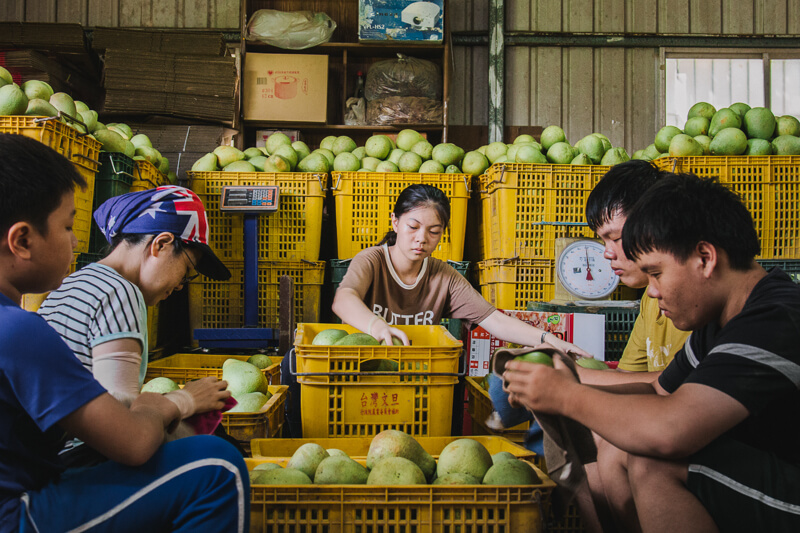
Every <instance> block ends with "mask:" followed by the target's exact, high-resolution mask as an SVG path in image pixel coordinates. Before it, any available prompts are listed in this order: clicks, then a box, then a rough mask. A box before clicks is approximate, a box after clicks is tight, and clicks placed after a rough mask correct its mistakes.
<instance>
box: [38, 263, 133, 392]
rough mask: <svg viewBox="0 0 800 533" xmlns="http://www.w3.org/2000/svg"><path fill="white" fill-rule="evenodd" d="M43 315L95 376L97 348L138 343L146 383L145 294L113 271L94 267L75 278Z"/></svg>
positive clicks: (67, 281) (51, 298)
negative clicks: (119, 342)
mask: <svg viewBox="0 0 800 533" xmlns="http://www.w3.org/2000/svg"><path fill="white" fill-rule="evenodd" d="M38 312H39V314H40V315H41V316H42V317H44V319H45V320H47V322H48V323H49V324H50V326H52V327H53V328H54V329H55V330H56V331H57V332H58V333H59V334H60V335H61V337H62V338H63V339H64V342H66V343H67V346H69V347H70V349H71V350H72V351H73V352H74V353H75V355H76V356H77V357H78V360H80V362H81V363H83V366H85V367H86V368H87V369H88V370H89V371H91V370H92V348H93V347H95V346H97V345H99V344H103V343H104V342H108V341H112V340H115V339H123V338H132V339H137V340H138V341H139V342H140V343H141V346H142V367H141V370H140V375H139V383H140V384H141V383H142V382H143V381H144V375H145V372H146V371H147V308H146V307H145V303H144V298H143V297H142V293H141V291H140V290H139V288H138V287H137V286H136V285H134V284H133V283H131V282H130V281H128V280H126V279H125V278H123V277H122V276H121V275H120V274H119V273H118V272H117V271H116V270H114V269H113V268H111V267H108V266H106V265H101V264H99V263H93V264H91V265H88V266H86V267H84V268H82V269H80V270H78V271H77V272H75V273H74V274H71V275H70V276H68V277H67V278H66V279H64V281H63V282H62V284H61V287H59V288H58V289H57V290H55V291H53V292H51V293H50V294H49V295H48V296H47V299H46V300H45V301H44V303H43V304H42V306H41V307H40V308H39V311H38Z"/></svg>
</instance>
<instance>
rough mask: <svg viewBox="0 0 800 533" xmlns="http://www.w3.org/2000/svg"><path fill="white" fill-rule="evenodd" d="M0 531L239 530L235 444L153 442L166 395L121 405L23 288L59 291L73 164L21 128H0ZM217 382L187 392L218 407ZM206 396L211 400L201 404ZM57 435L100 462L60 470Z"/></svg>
mask: <svg viewBox="0 0 800 533" xmlns="http://www.w3.org/2000/svg"><path fill="white" fill-rule="evenodd" d="M0 160H2V161H3V171H2V173H0V324H2V327H0V533H5V532H12V531H48V532H51V531H73V530H76V531H85V530H91V531H114V532H124V531H131V532H134V531H136V532H141V531H154V532H155V531H237V532H244V531H247V530H248V528H249V479H248V475H247V469H246V467H245V465H244V462H243V460H242V458H241V455H240V454H239V453H238V452H237V451H236V449H235V448H234V447H233V446H231V445H230V444H228V443H227V442H225V441H223V440H222V439H219V438H216V437H212V436H196V437H189V438H185V439H180V440H177V441H174V442H170V443H168V444H163V442H164V435H165V431H169V430H171V429H173V428H174V427H175V426H176V424H177V422H178V421H179V420H180V417H181V410H180V409H179V406H178V405H177V404H176V403H174V402H173V401H170V400H169V399H168V398H166V397H165V396H162V395H160V394H153V393H143V394H141V395H140V396H139V397H137V399H136V400H135V401H134V402H133V403H132V404H131V406H130V407H129V408H128V407H125V406H124V405H123V404H121V403H120V402H118V401H117V400H116V399H114V398H113V397H112V396H111V395H110V394H108V393H107V392H106V390H105V389H104V388H103V387H102V386H100V384H99V383H98V382H97V381H95V379H94V378H93V377H92V375H91V374H90V373H89V372H88V371H87V370H86V369H84V368H83V366H82V365H81V363H80V362H79V361H78V359H77V358H76V357H75V355H74V354H73V353H72V351H71V350H70V349H69V348H68V347H67V345H66V344H64V342H63V341H62V340H61V337H60V336H59V335H58V334H57V333H56V332H55V331H54V330H53V329H51V328H50V327H49V326H48V325H47V324H46V322H45V321H44V319H42V318H41V317H39V316H38V315H36V314H34V313H29V312H26V311H24V310H22V309H21V308H20V307H19V303H20V301H21V298H22V295H23V294H25V293H41V292H46V291H48V290H52V289H55V288H57V287H58V285H59V283H60V282H61V279H62V278H63V277H64V275H65V274H66V273H67V270H68V268H69V265H70V262H71V261H72V255H73V249H74V247H75V245H76V244H77V240H76V238H75V236H74V234H73V232H72V224H73V219H74V215H75V207H74V199H73V195H74V187H75V186H76V185H77V186H81V187H83V186H85V185H86V183H85V181H84V180H83V178H82V177H81V176H80V175H79V174H78V173H77V172H76V171H75V169H74V167H73V166H72V164H71V163H70V162H69V161H67V160H66V159H65V158H63V157H62V156H60V155H59V154H57V153H56V152H55V151H53V150H51V149H50V148H47V147H46V146H44V145H43V144H40V143H38V142H36V141H34V140H31V139H28V138H26V137H23V136H20V135H13V134H0ZM226 385H227V384H226V383H225V382H222V381H216V380H215V379H213V378H211V379H206V380H204V381H203V383H201V384H199V385H197V386H196V392H195V393H194V394H198V395H204V396H206V395H207V396H211V397H213V398H215V399H216V402H215V407H216V408H217V409H222V407H223V404H224V402H225V400H226V399H227V397H228V396H230V393H229V392H228V391H226V390H225V388H226ZM212 403H213V402H212ZM66 435H69V436H70V437H76V438H79V439H81V440H83V441H84V442H86V443H87V444H89V445H90V446H92V447H93V448H94V449H95V450H97V451H98V452H100V453H101V454H103V455H104V456H105V457H107V458H109V459H110V460H109V461H106V462H105V463H103V464H101V465H99V466H96V467H93V468H85V469H71V470H67V471H63V469H62V467H61V466H60V465H59V462H58V459H57V453H58V451H59V449H60V448H61V446H62V445H63V439H64V437H65V436H66Z"/></svg>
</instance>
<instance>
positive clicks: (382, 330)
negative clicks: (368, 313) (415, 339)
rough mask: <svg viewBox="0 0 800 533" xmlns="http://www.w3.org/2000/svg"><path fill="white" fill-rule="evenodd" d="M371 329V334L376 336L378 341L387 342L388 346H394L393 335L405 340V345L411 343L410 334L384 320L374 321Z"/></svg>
mask: <svg viewBox="0 0 800 533" xmlns="http://www.w3.org/2000/svg"><path fill="white" fill-rule="evenodd" d="M370 331H371V332H372V333H371V335H372V336H373V337H375V339H376V340H377V341H378V342H380V341H383V342H384V343H386V346H392V345H393V344H394V341H392V337H397V338H398V339H400V340H401V341H402V342H403V346H409V345H411V342H410V341H409V340H408V335H406V334H405V332H404V331H402V330H399V329H397V328H393V327H391V326H390V325H389V324H387V323H386V322H384V321H383V320H376V321H375V322H373V324H372V327H371V328H370Z"/></svg>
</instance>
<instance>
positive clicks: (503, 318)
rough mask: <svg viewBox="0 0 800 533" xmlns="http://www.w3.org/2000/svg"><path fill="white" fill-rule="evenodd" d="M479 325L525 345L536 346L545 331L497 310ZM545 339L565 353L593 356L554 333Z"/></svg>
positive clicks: (493, 333)
mask: <svg viewBox="0 0 800 533" xmlns="http://www.w3.org/2000/svg"><path fill="white" fill-rule="evenodd" d="M479 326H480V327H482V328H483V329H485V330H486V331H488V332H489V333H491V334H492V335H494V336H495V337H497V338H499V339H503V340H504V341H507V342H513V343H515V344H521V345H523V346H536V345H537V344H539V342H540V340H541V338H542V333H544V330H543V329H539V328H535V327H533V326H531V325H529V324H526V323H525V322H523V321H521V320H517V319H516V318H513V317H510V316H508V315H507V314H505V313H503V312H502V311H495V312H494V313H492V314H491V315H489V316H488V317H486V318H485V319H484V320H483V322H481V323H480V324H479ZM545 341H546V342H548V343H549V344H551V345H553V346H554V347H556V348H558V349H559V350H561V351H563V352H564V353H567V352H573V353H575V354H577V355H582V356H584V357H591V355H590V354H589V353H587V352H586V351H584V350H582V349H581V348H578V347H577V346H575V345H574V344H572V343H569V342H566V341H562V340H561V339H559V338H558V337H556V336H555V335H553V334H552V333H550V334H548V335H547V336H546V338H545Z"/></svg>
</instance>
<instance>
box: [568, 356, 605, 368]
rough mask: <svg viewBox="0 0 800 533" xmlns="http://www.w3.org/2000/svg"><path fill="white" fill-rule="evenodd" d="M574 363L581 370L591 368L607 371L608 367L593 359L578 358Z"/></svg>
mask: <svg viewBox="0 0 800 533" xmlns="http://www.w3.org/2000/svg"><path fill="white" fill-rule="evenodd" d="M575 363H576V364H577V365H579V366H582V367H583V368H593V369H596V370H608V365H607V364H605V363H604V362H603V361H598V360H597V359H595V358H593V357H578V359H576V360H575Z"/></svg>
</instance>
